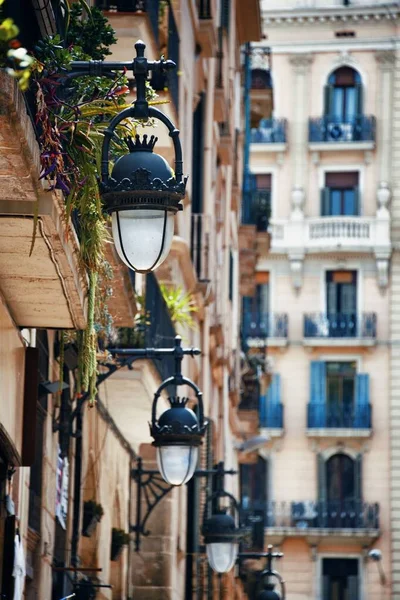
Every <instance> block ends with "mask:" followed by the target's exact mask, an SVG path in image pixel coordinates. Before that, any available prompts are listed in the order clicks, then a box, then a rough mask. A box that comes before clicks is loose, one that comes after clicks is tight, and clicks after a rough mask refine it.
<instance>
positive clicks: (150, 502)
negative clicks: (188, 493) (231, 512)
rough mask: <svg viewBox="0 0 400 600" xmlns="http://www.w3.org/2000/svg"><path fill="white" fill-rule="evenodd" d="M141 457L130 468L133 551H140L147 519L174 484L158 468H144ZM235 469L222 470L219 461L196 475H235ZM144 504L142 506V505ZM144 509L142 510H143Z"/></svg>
mask: <svg viewBox="0 0 400 600" xmlns="http://www.w3.org/2000/svg"><path fill="white" fill-rule="evenodd" d="M142 465H143V460H142V458H141V457H138V459H137V467H136V468H135V469H132V470H131V476H132V479H133V480H134V481H135V482H136V490H137V494H136V523H135V524H131V525H130V528H129V529H130V531H131V532H132V533H134V534H135V551H136V552H139V551H140V546H141V537H142V536H144V537H147V536H148V535H150V533H151V531H149V530H148V529H146V525H147V521H148V519H149V517H150V515H151V513H152V512H153V510H154V508H155V507H156V506H157V505H158V504H159V502H160V501H161V500H162V499H163V498H165V496H167V494H169V492H170V491H171V490H172V489H173V488H174V487H176V486H174V485H169V484H168V483H166V482H165V481H164V479H163V478H162V477H161V475H160V473H159V471H158V470H155V469H144V468H143V466H142ZM236 473H237V471H234V470H229V471H224V463H219V464H218V465H217V466H216V468H215V469H209V470H201V469H199V470H197V471H195V473H194V475H195V476H196V477H208V476H209V475H214V476H217V477H221V474H222V477H223V476H224V475H235V474H236ZM229 496H230V494H229ZM143 504H144V506H143ZM143 509H144V510H143Z"/></svg>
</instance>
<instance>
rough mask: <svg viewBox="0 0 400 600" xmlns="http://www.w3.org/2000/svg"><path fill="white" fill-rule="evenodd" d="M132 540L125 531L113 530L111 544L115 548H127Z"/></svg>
mask: <svg viewBox="0 0 400 600" xmlns="http://www.w3.org/2000/svg"><path fill="white" fill-rule="evenodd" d="M130 539H131V538H130V536H129V533H126V532H125V531H124V530H123V529H117V528H115V527H113V528H112V531H111V543H112V545H113V546H117V547H121V546H127V545H128V544H129V541H130Z"/></svg>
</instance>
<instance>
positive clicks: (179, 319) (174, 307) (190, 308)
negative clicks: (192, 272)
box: [160, 284, 199, 330]
mask: <svg viewBox="0 0 400 600" xmlns="http://www.w3.org/2000/svg"><path fill="white" fill-rule="evenodd" d="M160 290H161V294H162V296H163V298H164V300H165V303H166V305H167V308H168V312H169V315H170V317H171V321H172V322H173V323H174V325H178V324H179V325H183V326H185V327H189V329H192V330H195V329H197V324H196V322H195V320H194V319H193V317H192V314H193V313H196V312H197V311H198V310H199V309H198V307H197V305H196V302H195V299H194V296H193V294H192V293H191V292H185V291H184V290H183V289H182V288H181V287H180V286H178V287H176V288H174V287H171V286H169V287H168V286H166V285H164V284H161V285H160Z"/></svg>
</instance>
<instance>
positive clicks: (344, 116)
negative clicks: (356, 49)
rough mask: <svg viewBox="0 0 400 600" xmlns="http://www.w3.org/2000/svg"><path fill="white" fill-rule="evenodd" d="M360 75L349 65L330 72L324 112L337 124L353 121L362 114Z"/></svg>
mask: <svg viewBox="0 0 400 600" xmlns="http://www.w3.org/2000/svg"><path fill="white" fill-rule="evenodd" d="M361 90H362V88H361V77H360V75H359V73H357V71H355V70H354V69H352V68H350V67H341V68H340V69H337V70H336V71H334V73H332V75H331V76H330V77H329V79H328V85H327V86H326V90H325V114H326V115H327V116H328V118H330V119H332V120H333V121H334V122H336V123H339V124H344V123H350V124H351V123H354V120H355V118H356V116H358V115H360V114H362V93H361Z"/></svg>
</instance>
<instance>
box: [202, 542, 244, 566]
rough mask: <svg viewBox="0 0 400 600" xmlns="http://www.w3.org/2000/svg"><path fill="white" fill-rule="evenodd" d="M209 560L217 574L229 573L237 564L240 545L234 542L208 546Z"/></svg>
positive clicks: (215, 543) (216, 543)
mask: <svg viewBox="0 0 400 600" xmlns="http://www.w3.org/2000/svg"><path fill="white" fill-rule="evenodd" d="M206 548H207V559H208V562H209V565H210V567H211V568H212V570H213V571H215V572H216V573H227V572H228V571H230V570H231V569H232V567H233V565H234V564H235V562H236V558H237V554H238V544H235V543H234V542H214V543H211V544H206Z"/></svg>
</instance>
